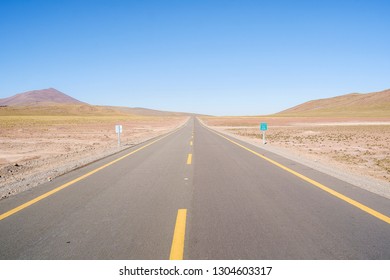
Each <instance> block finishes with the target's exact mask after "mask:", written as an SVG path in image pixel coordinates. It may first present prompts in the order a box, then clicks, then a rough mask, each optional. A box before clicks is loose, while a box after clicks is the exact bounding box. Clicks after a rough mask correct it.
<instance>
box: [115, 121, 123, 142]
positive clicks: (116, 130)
mask: <svg viewBox="0 0 390 280" xmlns="http://www.w3.org/2000/svg"><path fill="white" fill-rule="evenodd" d="M115 132H116V134H118V147H120V146H121V133H122V125H120V124H117V125H116V126H115Z"/></svg>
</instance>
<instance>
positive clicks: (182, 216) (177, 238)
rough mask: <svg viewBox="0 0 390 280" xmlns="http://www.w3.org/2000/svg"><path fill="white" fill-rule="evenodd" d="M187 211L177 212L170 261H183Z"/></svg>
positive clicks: (180, 210)
mask: <svg viewBox="0 0 390 280" xmlns="http://www.w3.org/2000/svg"><path fill="white" fill-rule="evenodd" d="M186 219H187V209H179V210H178V211H177V217H176V224H175V230H174V232H173V239H172V246H171V253H170V255H169V259H170V260H182V259H183V255H184V240H185V235H186Z"/></svg>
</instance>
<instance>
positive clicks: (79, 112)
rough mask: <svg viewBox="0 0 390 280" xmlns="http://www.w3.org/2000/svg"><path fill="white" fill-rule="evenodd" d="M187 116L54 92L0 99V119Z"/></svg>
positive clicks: (48, 90)
mask: <svg viewBox="0 0 390 280" xmlns="http://www.w3.org/2000/svg"><path fill="white" fill-rule="evenodd" d="M183 115H188V114H187V113H180V112H168V111H160V110H153V109H147V108H129V107H118V106H95V105H89V104H87V103H84V102H81V101H79V100H77V99H75V98H73V97H71V96H69V95H66V94H65V93H63V92H60V91H58V90H56V89H54V88H49V89H42V90H33V91H28V92H24V93H19V94H16V95H14V96H11V97H8V98H3V99H0V116H157V117H158V116H183Z"/></svg>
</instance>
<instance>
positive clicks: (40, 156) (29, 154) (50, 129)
mask: <svg viewBox="0 0 390 280" xmlns="http://www.w3.org/2000/svg"><path fill="white" fill-rule="evenodd" d="M187 119H188V117H187V116H130V115H119V116H118V115H117V116H109V115H102V116H89V115H84V116H75V115H73V116H28V115H25V116H23V115H14V116H4V115H3V116H1V115H0V199H2V198H6V197H8V196H10V195H13V194H16V193H18V192H21V191H23V190H27V189H29V188H32V187H34V186H36V185H39V184H41V183H43V182H45V181H48V180H52V179H54V178H55V177H58V176H60V175H62V174H64V173H66V172H69V171H70V170H73V169H75V168H78V167H80V166H83V165H86V164H88V163H90V162H92V161H95V160H97V159H99V158H102V157H104V156H107V155H110V154H113V153H115V152H118V151H119V150H123V149H125V148H128V147H131V146H134V145H136V144H139V143H141V142H144V141H146V140H148V139H151V138H153V137H156V136H159V135H162V134H165V133H167V132H169V131H172V130H174V129H175V128H178V127H179V126H181V125H182V124H184V123H185V121H186V120H187ZM116 124H121V125H122V126H123V133H122V135H121V143H122V145H121V147H118V144H117V135H116V133H115V125H116Z"/></svg>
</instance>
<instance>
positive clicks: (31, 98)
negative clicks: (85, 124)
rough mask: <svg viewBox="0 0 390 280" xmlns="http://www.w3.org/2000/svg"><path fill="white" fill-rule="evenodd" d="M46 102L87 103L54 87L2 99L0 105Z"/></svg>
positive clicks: (40, 103) (24, 104) (28, 104)
mask: <svg viewBox="0 0 390 280" xmlns="http://www.w3.org/2000/svg"><path fill="white" fill-rule="evenodd" d="M45 104H85V103H84V102H81V101H79V100H77V99H75V98H73V97H70V96H69V95H66V94H65V93H63V92H60V91H58V90H56V89H54V88H48V89H41V90H32V91H27V92H23V93H19V94H15V95H14V96H11V97H8V98H3V99H0V106H30V105H45Z"/></svg>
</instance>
